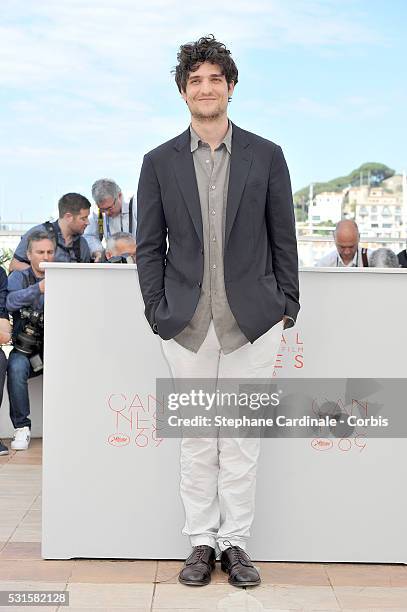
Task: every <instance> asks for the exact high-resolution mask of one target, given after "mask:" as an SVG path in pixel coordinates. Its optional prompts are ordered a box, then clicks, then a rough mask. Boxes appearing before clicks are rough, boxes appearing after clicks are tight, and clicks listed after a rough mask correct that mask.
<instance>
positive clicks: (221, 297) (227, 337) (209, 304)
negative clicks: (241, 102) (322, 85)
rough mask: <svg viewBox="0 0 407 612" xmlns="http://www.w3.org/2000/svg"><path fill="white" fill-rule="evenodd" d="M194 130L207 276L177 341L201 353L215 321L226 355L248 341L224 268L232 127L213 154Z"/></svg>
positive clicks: (192, 137) (194, 157)
mask: <svg viewBox="0 0 407 612" xmlns="http://www.w3.org/2000/svg"><path fill="white" fill-rule="evenodd" d="M190 129H191V152H192V156H193V161H194V167H195V175H196V180H197V184H198V192H199V201H200V203H201V213H202V226H203V239H204V276H203V282H202V289H201V295H200V298H199V301H198V305H197V307H196V310H195V313H194V316H193V317H192V319H191V321H190V322H189V323H188V325H187V326H186V327H185V328H184V329H183V330H182V332H181V333H179V334H178V335H177V336H175V338H174V340H176V341H177V342H178V344H180V345H181V346H183V347H184V348H186V349H188V350H190V351H193V352H194V353H197V352H198V350H199V348H200V346H201V344H202V343H203V341H204V340H205V337H206V334H207V332H208V329H209V325H210V322H211V319H213V324H214V327H215V331H216V335H217V337H218V340H219V342H220V345H221V347H222V350H223V352H224V353H225V354H227V353H231V352H232V351H235V350H236V349H238V348H240V347H241V346H243V345H244V344H246V343H247V342H248V340H247V338H246V336H245V335H244V334H243V333H242V331H241V330H240V328H239V326H238V324H237V322H236V319H235V318H234V316H233V314H232V311H231V310H230V307H229V303H228V300H227V297H226V290H225V278H224V269H223V248H224V236H225V221H226V202H227V197H228V185H229V171H230V156H231V152H232V124H231V123H230V122H229V129H228V131H227V133H226V136H225V137H224V139H223V140H222V142H221V143H220V145H219V146H218V147H217V148H216V149H215V151H214V152H213V153H212V152H211V148H210V146H209V145H208V144H207V143H206V142H203V141H202V140H201V139H200V138H199V136H198V134H197V133H196V132H195V131H194V130H193V129H192V127H191V128H190Z"/></svg>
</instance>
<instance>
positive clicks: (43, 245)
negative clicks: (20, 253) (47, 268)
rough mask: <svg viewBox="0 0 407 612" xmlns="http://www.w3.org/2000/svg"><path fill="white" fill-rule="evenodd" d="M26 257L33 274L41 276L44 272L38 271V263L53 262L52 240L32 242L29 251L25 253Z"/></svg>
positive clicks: (53, 249) (45, 239)
mask: <svg viewBox="0 0 407 612" xmlns="http://www.w3.org/2000/svg"><path fill="white" fill-rule="evenodd" d="M27 257H28V260H29V262H30V264H31V267H32V269H33V270H34V272H36V274H41V275H43V274H44V270H41V269H40V263H42V262H43V261H54V257H55V247H54V243H53V242H52V240H48V238H44V240H38V242H32V243H31V250H29V251H27Z"/></svg>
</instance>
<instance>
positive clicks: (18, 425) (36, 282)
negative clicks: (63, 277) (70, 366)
mask: <svg viewBox="0 0 407 612" xmlns="http://www.w3.org/2000/svg"><path fill="white" fill-rule="evenodd" d="M55 249H56V243H55V240H54V239H53V238H52V237H50V235H49V233H47V232H46V231H40V230H39V231H34V232H31V233H30V235H29V236H28V242H27V259H28V261H29V262H30V267H29V268H27V269H25V270H16V271H15V272H13V273H12V274H11V275H10V276H9V279H8V296H7V302H6V305H7V309H8V311H9V312H10V313H11V314H12V316H13V333H12V339H13V346H14V348H13V350H12V351H11V353H10V356H9V359H8V368H7V389H8V394H9V401H10V418H11V421H12V423H13V426H14V429H15V431H14V439H13V441H12V442H11V448H12V449H13V450H26V449H27V448H28V445H29V443H30V435H31V434H30V428H31V421H30V419H29V414H30V400H29V397H28V379H29V378H31V377H33V376H38V375H40V374H42V354H43V312H44V292H45V279H44V275H45V272H44V270H41V269H40V264H41V263H42V262H46V261H47V262H50V261H54V257H55Z"/></svg>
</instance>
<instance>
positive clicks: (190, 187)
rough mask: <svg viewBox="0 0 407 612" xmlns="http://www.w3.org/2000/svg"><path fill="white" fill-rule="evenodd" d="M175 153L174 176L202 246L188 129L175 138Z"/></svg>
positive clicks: (200, 220) (198, 203) (198, 205)
mask: <svg viewBox="0 0 407 612" xmlns="http://www.w3.org/2000/svg"><path fill="white" fill-rule="evenodd" d="M174 147H175V149H176V151H177V153H176V155H175V158H174V169H175V176H176V179H177V183H178V186H179V188H180V191H181V193H182V197H183V198H184V201H185V204H186V206H187V208H188V211H189V214H190V216H191V219H192V223H193V224H194V228H195V231H196V233H197V234H198V238H199V240H200V241H201V244H202V245H203V230H202V213H201V204H200V201H199V192H198V184H197V181H196V175H195V167H194V160H193V158H192V153H191V139H190V131H189V128H188V129H187V130H185V132H183V133H182V134H180V136H179V137H178V138H177V140H176V142H175V145H174Z"/></svg>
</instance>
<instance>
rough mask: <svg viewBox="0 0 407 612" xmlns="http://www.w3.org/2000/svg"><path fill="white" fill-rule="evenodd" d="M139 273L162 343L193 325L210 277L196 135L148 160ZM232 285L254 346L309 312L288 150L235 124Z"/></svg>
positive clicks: (234, 306)
mask: <svg viewBox="0 0 407 612" xmlns="http://www.w3.org/2000/svg"><path fill="white" fill-rule="evenodd" d="M137 218H138V224H137V255H136V257H137V268H138V274H139V282H140V288H141V292H142V295H143V300H144V304H145V315H146V318H147V320H148V322H149V324H150V326H151V328H152V330H153V331H154V333H158V334H159V335H160V336H161V338H163V339H164V340H168V339H170V338H173V337H174V336H176V335H177V334H178V333H179V332H180V331H182V330H183V329H184V327H185V326H186V325H187V324H188V322H189V321H190V320H191V318H192V316H193V314H194V312H195V309H196V306H197V304H198V300H199V296H200V292H201V286H202V279H203V262H204V251H203V234H202V215H201V206H200V202H199V195H198V186H197V182H196V177H195V169H194V162H193V158H192V153H191V149H190V130H189V128H188V129H187V130H185V132H183V133H182V134H180V135H179V136H177V137H176V138H173V139H172V140H169V141H168V142H166V143H164V144H162V145H160V146H159V147H157V148H156V149H154V150H153V151H150V152H149V153H147V154H146V155H145V156H144V160H143V165H142V168H141V172H140V179H139V184H138V191H137ZM224 275H225V289H226V295H227V299H228V302H229V306H230V308H231V310H232V313H233V315H234V317H235V318H236V321H237V324H238V325H239V327H240V329H241V330H242V332H243V334H244V335H245V336H246V337H247V339H248V340H249V341H250V342H251V343H253V342H254V341H255V340H256V339H257V338H259V337H260V336H261V335H263V334H264V333H265V332H267V331H268V330H269V329H270V328H271V327H272V326H273V325H275V324H276V323H277V322H278V321H281V319H282V318H283V316H284V315H288V316H290V317H292V318H293V319H294V321H295V319H296V317H297V314H298V311H299V308H300V306H299V289H298V256H297V241H296V235H295V218H294V209H293V201H292V191H291V183H290V176H289V172H288V168H287V164H286V162H285V159H284V155H283V152H282V150H281V147H279V146H278V145H276V144H274V143H273V142H271V141H269V140H266V139H264V138H261V137H260V136H257V135H255V134H252V133H251V132H247V131H245V130H242V129H240V128H239V127H237V126H236V125H233V132H232V154H231V160H230V175H229V188H228V198H227V204H226V224H225V236H224Z"/></svg>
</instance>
